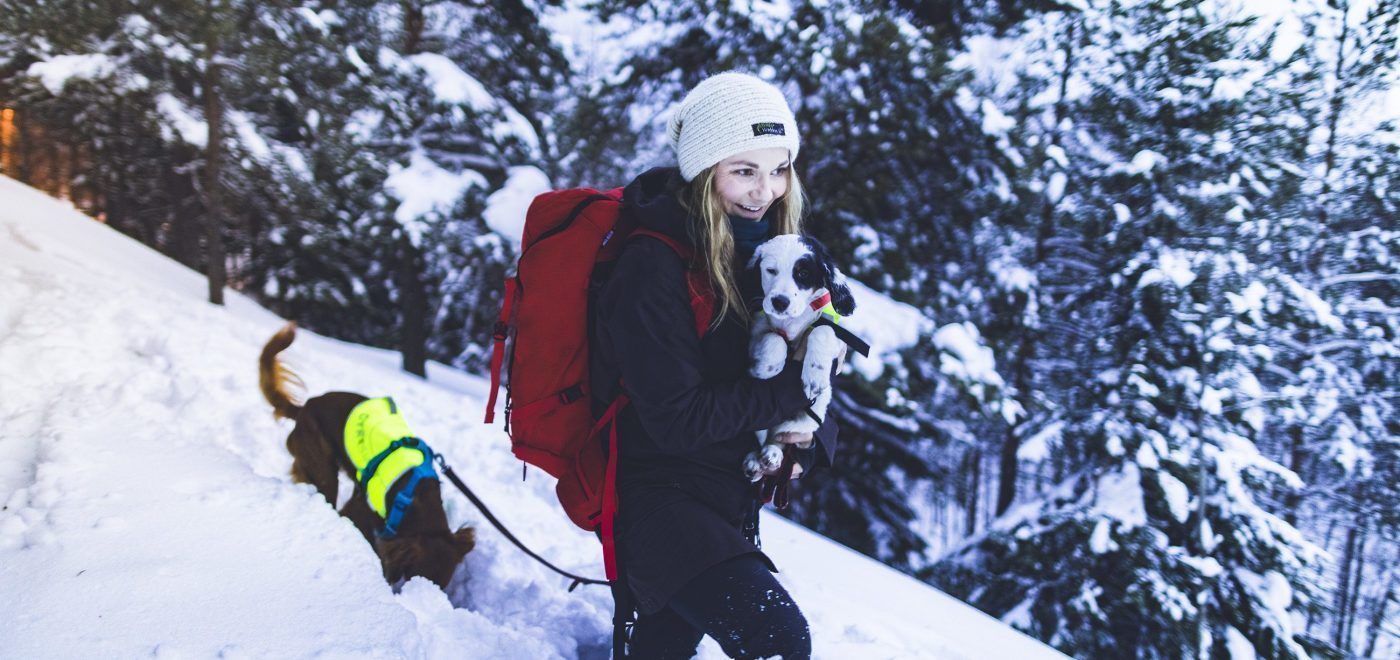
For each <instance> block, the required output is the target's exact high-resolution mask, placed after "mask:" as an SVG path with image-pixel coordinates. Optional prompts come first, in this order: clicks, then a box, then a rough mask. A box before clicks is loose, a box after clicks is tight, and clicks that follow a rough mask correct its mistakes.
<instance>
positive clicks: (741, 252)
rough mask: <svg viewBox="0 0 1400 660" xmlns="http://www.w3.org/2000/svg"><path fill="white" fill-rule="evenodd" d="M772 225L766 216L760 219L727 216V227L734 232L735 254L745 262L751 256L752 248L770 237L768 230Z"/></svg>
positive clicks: (755, 247)
mask: <svg viewBox="0 0 1400 660" xmlns="http://www.w3.org/2000/svg"><path fill="white" fill-rule="evenodd" d="M772 226H773V221H772V220H771V219H769V218H768V216H763V218H762V219H760V220H750V219H748V218H736V217H734V216H729V228H730V229H731V230H732V231H733V233H734V252H735V253H737V256H739V257H740V258H741V259H743V261H745V262H747V261H748V260H749V257H751V256H753V252H754V250H757V249H758V246H760V245H762V244H763V242H764V241H766V240H768V239H769V238H770V236H769V230H770V229H771V228H772Z"/></svg>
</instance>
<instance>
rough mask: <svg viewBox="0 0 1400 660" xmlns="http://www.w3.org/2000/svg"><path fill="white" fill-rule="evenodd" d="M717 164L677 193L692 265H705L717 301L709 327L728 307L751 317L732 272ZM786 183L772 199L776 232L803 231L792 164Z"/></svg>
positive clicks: (730, 240)
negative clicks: (691, 249) (717, 184)
mask: <svg viewBox="0 0 1400 660" xmlns="http://www.w3.org/2000/svg"><path fill="white" fill-rule="evenodd" d="M718 167H719V165H718V164H715V165H712V166H710V167H708V168H706V169H705V170H703V171H701V172H700V174H698V175H696V177H695V178H694V179H693V180H691V182H690V183H689V185H687V186H686V187H685V188H684V189H683V190H682V192H681V193H680V195H681V204H682V205H684V206H685V207H686V211H687V213H686V216H687V218H688V220H689V222H688V223H687V225H686V231H687V233H688V234H689V236H690V244H691V245H693V246H695V257H694V263H692V264H691V267H693V268H694V267H700V268H704V269H705V271H706V274H707V275H709V280H710V290H711V291H713V292H714V294H715V300H716V302H717V303H718V308H717V309H716V310H715V315H714V320H712V321H711V322H710V328H711V329H714V328H715V327H717V326H718V325H719V322H720V320H721V319H723V318H724V316H725V314H728V313H729V312H730V311H733V312H734V313H736V314H738V315H739V317H740V318H742V319H743V320H744V322H745V323H747V322H749V321H750V320H751V319H750V318H749V310H748V307H747V306H746V305H745V304H744V299H743V296H742V295H741V294H740V293H739V282H738V277H737V274H736V273H735V272H734V232H733V231H732V230H730V228H729V217H728V216H727V215H726V214H725V213H724V205H723V203H722V201H721V200H720V199H719V193H718V192H717V191H716V190H715V171H716V170H717V169H718ZM787 184H788V185H787V191H786V192H784V193H783V196H782V197H781V198H779V199H778V200H777V201H776V202H774V204H775V205H776V206H777V209H776V212H775V213H774V214H773V222H775V223H776V225H775V226H774V228H773V229H774V232H775V235H776V234H797V233H800V232H801V231H802V213H803V210H804V208H805V206H806V202H807V197H806V194H805V193H804V192H803V190H802V182H801V181H800V180H799V179H798V178H797V171H796V170H795V169H793V168H792V167H791V166H789V167H788V169H787ZM742 267H743V266H742V265H741V266H740V268H742Z"/></svg>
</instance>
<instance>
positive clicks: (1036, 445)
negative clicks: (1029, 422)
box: [1016, 420, 1065, 462]
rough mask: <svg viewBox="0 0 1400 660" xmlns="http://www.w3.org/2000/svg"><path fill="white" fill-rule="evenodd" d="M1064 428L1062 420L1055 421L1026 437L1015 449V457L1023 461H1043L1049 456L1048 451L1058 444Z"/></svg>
mask: <svg viewBox="0 0 1400 660" xmlns="http://www.w3.org/2000/svg"><path fill="white" fill-rule="evenodd" d="M1064 429H1065V423H1064V422H1063V421H1059V420H1057V421H1055V422H1052V423H1050V424H1049V425H1047V426H1046V427H1045V428H1043V429H1041V430H1040V431H1039V432H1038V433H1036V434H1035V435H1033V436H1031V437H1029V438H1027V439H1026V441H1025V442H1023V443H1021V446H1020V447H1019V448H1017V449H1016V458H1019V459H1021V460H1023V461H1032V462H1035V461H1043V460H1045V459H1047V458H1050V452H1051V451H1052V449H1053V448H1054V447H1058V446H1059V445H1060V436H1061V434H1062V433H1063V431H1064Z"/></svg>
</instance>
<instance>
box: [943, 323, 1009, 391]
mask: <svg viewBox="0 0 1400 660" xmlns="http://www.w3.org/2000/svg"><path fill="white" fill-rule="evenodd" d="M933 343H934V344H935V345H937V346H938V348H940V349H941V350H943V351H944V352H943V354H942V355H941V356H940V358H941V360H940V365H939V366H940V368H941V370H942V371H943V373H945V374H948V375H949V376H952V377H954V378H960V379H964V380H967V381H969V382H973V383H982V384H986V385H992V386H997V387H1000V386H1001V385H1002V382H1003V381H1002V379H1001V374H998V373H997V371H996V355H995V354H994V353H993V352H992V349H990V348H988V347H987V346H985V345H984V344H983V343H982V333H980V332H979V331H978V330H977V326H975V325H973V324H972V323H970V322H966V321H964V322H962V323H949V324H947V325H945V326H943V327H941V328H939V329H938V331H937V332H934V333H933Z"/></svg>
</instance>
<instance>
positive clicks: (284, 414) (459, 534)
mask: <svg viewBox="0 0 1400 660" xmlns="http://www.w3.org/2000/svg"><path fill="white" fill-rule="evenodd" d="M295 337H296V324H294V323H288V324H287V326H286V327H284V328H282V329H281V330H279V331H278V332H277V334H275V335H273V336H272V338H271V339H269V340H268V342H267V345H266V346H264V347H263V350H262V356H261V357H260V358H259V359H258V384H259V385H260V386H261V388H262V393H263V396H264V397H266V398H267V402H268V403H270V404H272V410H273V414H274V415H275V416H277V417H281V418H284V419H290V420H293V421H295V422H296V427H295V428H293V429H292V432H291V434H290V435H288V436H287V451H288V452H291V454H292V480H293V481H296V482H297V483H305V484H311V485H313V486H315V487H316V490H318V491H320V492H321V494H322V495H324V496H325V497H326V501H327V502H330V504H331V506H335V502H336V495H337V490H338V488H339V485H340V484H339V480H338V479H337V477H336V471H337V470H343V471H344V472H345V473H346V474H347V475H349V476H350V479H351V480H352V481H354V480H355V465H354V463H353V462H351V460H350V456H349V455H348V454H347V453H346V450H345V441H344V439H343V437H342V436H343V433H344V429H345V422H346V418H347V417H348V416H349V415H350V411H351V410H352V409H354V408H355V406H357V405H359V404H360V402H362V401H365V400H366V397H363V396H361V395H359V394H353V393H350V392H328V393H326V394H322V395H321V396H318V397H313V398H312V399H310V400H308V401H307V402H306V403H305V404H302V405H298V404H297V403H295V402H294V401H293V400H292V397H291V396H290V395H288V393H287V389H288V387H289V386H291V385H293V384H296V385H300V383H301V381H300V379H298V378H297V376H296V374H294V373H292V371H291V370H290V369H288V368H287V367H286V366H285V365H283V364H282V363H281V362H279V361H278V359H277V354H278V353H281V352H282V351H284V350H286V348H287V347H288V346H291V345H292V340H293V339H294V338H295ZM406 476H407V475H405V477H406ZM407 482H408V479H407V478H404V477H401V478H399V479H398V481H397V482H395V484H394V485H393V486H392V487H391V488H390V489H389V493H388V499H389V500H390V501H392V499H393V498H394V497H395V496H396V495H398V493H399V491H400V490H402V489H403V487H404V485H405V484H406V483H407ZM340 515H342V516H345V517H346V518H349V519H350V521H351V522H353V523H354V524H355V527H356V528H357V529H359V530H360V533H361V534H364V535H365V540H367V541H369V543H370V545H372V546H374V550H375V552H376V553H377V554H378V555H379V561H380V563H381V564H382V565H383V567H384V579H386V580H388V581H389V582H390V583H394V582H398V581H399V580H405V579H408V578H410V577H413V576H415V575H421V576H423V577H425V578H428V579H429V580H432V581H433V582H434V583H436V584H437V585H438V586H439V587H442V588H444V589H446V588H447V583H448V581H449V580H451V579H452V572H453V570H455V569H456V567H457V564H460V563H461V562H462V557H464V556H466V554H467V553H468V552H471V550H472V548H473V547H475V546H476V530H474V529H473V528H471V527H462V528H461V529H459V530H457V531H456V532H455V533H454V532H452V530H451V529H450V528H449V527H448V525H447V514H446V512H444V511H443V508H442V491H441V487H440V484H439V482H438V480H437V479H422V480H421V481H419V482H418V485H417V486H416V487H415V488H414V493H413V503H412V505H410V506H409V507H408V510H407V511H406V512H405V513H404V517H403V521H402V522H401V523H400V525H399V529H398V533H397V534H395V535H394V536H393V538H388V539H385V538H381V537H380V536H379V535H377V534H376V530H378V529H380V528H381V527H382V526H383V525H384V519H383V518H381V517H380V516H379V514H377V513H375V511H374V509H372V508H371V507H370V505H369V502H368V499H367V498H366V497H365V489H364V486H363V485H361V484H359V483H356V485H355V491H354V493H353V494H352V495H351V496H350V501H349V502H346V504H345V507H344V508H342V509H341V510H340Z"/></svg>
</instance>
